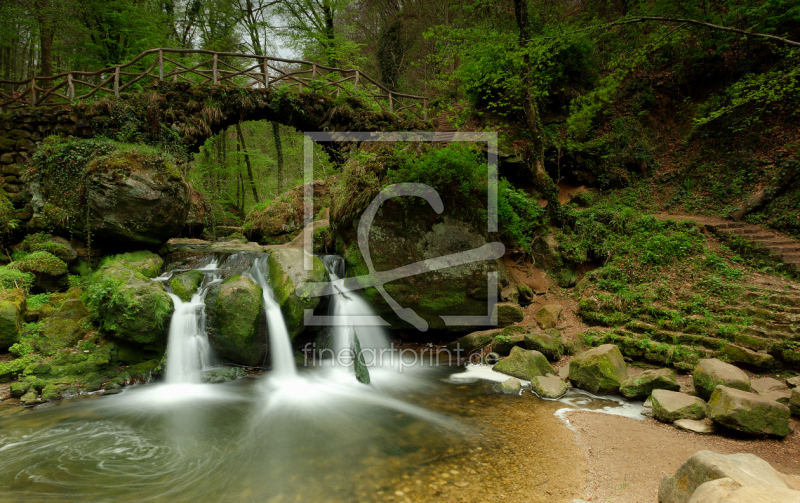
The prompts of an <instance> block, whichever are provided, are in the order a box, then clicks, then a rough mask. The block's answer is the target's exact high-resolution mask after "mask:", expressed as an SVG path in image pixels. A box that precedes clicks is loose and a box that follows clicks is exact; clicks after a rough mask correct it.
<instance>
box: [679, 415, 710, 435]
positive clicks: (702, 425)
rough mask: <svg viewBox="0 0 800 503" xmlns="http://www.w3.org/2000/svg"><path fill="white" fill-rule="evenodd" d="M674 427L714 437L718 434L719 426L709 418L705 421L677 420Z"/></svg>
mask: <svg viewBox="0 0 800 503" xmlns="http://www.w3.org/2000/svg"><path fill="white" fill-rule="evenodd" d="M672 425H673V426H674V427H676V428H678V429H679V430H686V431H691V432H692V433H698V434H700V435H713V434H714V433H716V432H717V426H716V425H715V424H714V421H712V420H711V419H709V418H705V419H699V420H695V419H677V420H676V421H675V422H674V423H672Z"/></svg>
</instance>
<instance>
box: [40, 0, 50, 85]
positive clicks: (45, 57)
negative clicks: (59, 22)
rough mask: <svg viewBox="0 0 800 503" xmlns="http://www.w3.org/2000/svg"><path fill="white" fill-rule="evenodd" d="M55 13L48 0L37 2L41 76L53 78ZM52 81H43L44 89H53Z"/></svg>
mask: <svg viewBox="0 0 800 503" xmlns="http://www.w3.org/2000/svg"><path fill="white" fill-rule="evenodd" d="M53 17H54V16H53V12H52V8H51V7H50V4H49V2H48V1H47V0H37V1H36V21H37V23H38V24H39V62H40V63H39V75H41V76H43V77H52V76H53V37H54V36H55V26H54V24H55V23H54V19H53ZM52 85H53V82H52V81H49V80H44V81H42V84H41V86H42V87H51V86H52Z"/></svg>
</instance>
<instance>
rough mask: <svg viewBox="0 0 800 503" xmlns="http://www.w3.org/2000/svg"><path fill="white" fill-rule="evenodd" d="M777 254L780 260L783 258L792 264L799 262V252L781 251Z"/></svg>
mask: <svg viewBox="0 0 800 503" xmlns="http://www.w3.org/2000/svg"><path fill="white" fill-rule="evenodd" d="M777 255H778V256H779V257H780V258H781V260H783V261H784V262H786V263H787V264H793V265H794V264H797V263H800V253H797V252H794V251H791V252H787V253H783V252H782V253H778V254H777Z"/></svg>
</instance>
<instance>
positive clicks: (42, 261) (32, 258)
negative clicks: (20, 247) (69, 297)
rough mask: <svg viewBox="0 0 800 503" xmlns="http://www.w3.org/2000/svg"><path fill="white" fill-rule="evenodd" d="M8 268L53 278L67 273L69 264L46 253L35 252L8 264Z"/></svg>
mask: <svg viewBox="0 0 800 503" xmlns="http://www.w3.org/2000/svg"><path fill="white" fill-rule="evenodd" d="M8 267H9V268H11V269H18V270H20V271H23V272H35V273H36V272H38V273H44V274H49V275H52V276H61V275H64V274H66V273H67V264H65V263H64V261H63V260H61V259H59V258H58V257H56V256H54V255H53V254H51V253H48V252H46V251H37V252H33V253H31V254H29V255H26V256H25V257H24V258H22V259H20V260H16V261H14V262H12V263H10V264H8Z"/></svg>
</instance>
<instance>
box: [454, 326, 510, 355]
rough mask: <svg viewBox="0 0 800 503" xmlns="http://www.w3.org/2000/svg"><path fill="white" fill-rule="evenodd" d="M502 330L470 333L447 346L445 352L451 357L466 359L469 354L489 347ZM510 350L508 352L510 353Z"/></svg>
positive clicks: (495, 329)
mask: <svg viewBox="0 0 800 503" xmlns="http://www.w3.org/2000/svg"><path fill="white" fill-rule="evenodd" d="M502 331H503V329H501V328H493V329H491V330H482V331H480V332H472V333H471V334H467V335H465V336H464V337H461V338H460V339H458V340H457V341H454V342H451V343H450V344H448V345H447V350H448V351H450V352H451V353H452V354H453V356H458V357H459V358H466V357H467V356H469V354H470V353H472V352H473V351H476V350H478V349H482V348H484V347H486V346H488V345H489V343H491V342H492V340H493V339H494V338H495V336H497V335H499V334H500V333H501V332H502ZM510 351H511V350H509V352H510Z"/></svg>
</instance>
